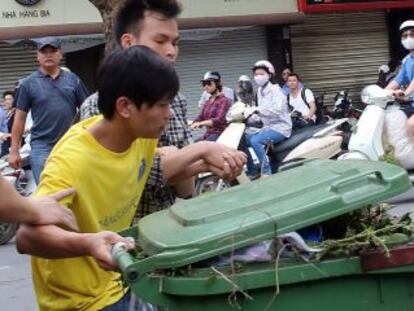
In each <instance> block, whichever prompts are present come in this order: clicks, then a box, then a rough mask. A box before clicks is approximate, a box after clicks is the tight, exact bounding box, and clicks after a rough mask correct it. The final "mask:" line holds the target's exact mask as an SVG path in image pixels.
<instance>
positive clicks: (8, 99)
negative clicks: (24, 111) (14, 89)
mask: <svg viewBox="0 0 414 311" xmlns="http://www.w3.org/2000/svg"><path fill="white" fill-rule="evenodd" d="M13 102H14V97H13V95H6V96H5V97H4V108H6V110H10V109H12V108H13Z"/></svg>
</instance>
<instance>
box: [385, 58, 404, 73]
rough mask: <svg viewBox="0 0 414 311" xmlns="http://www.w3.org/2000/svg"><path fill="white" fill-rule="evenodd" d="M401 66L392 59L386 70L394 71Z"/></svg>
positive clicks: (399, 62)
mask: <svg viewBox="0 0 414 311" xmlns="http://www.w3.org/2000/svg"><path fill="white" fill-rule="evenodd" d="M400 65H401V61H400V60H399V59H397V58H392V59H390V60H389V61H388V68H390V71H395V69H397V67H398V66H400Z"/></svg>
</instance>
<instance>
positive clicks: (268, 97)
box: [252, 83, 292, 137]
mask: <svg viewBox="0 0 414 311" xmlns="http://www.w3.org/2000/svg"><path fill="white" fill-rule="evenodd" d="M257 103H258V107H257V111H258V114H257V116H258V117H259V118H260V120H261V121H262V122H263V128H271V129H272V130H275V131H277V132H279V133H280V134H282V135H283V136H285V137H290V134H291V132H292V119H291V117H290V113H289V108H288V105H287V102H286V96H285V95H284V94H283V92H282V90H281V88H280V86H279V85H275V84H272V83H268V84H267V85H266V86H265V87H264V88H263V87H259V89H258V90H257ZM253 117H255V115H253ZM254 120H255V119H253V120H252V121H254Z"/></svg>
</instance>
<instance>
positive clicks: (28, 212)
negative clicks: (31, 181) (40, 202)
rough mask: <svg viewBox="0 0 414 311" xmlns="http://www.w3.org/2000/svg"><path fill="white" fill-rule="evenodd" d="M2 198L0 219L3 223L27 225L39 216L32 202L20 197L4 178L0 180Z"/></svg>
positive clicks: (0, 195) (0, 196) (0, 201)
mask: <svg viewBox="0 0 414 311" xmlns="http://www.w3.org/2000/svg"><path fill="white" fill-rule="evenodd" d="M0 198H1V200H0V219H1V221H3V222H11V223H27V222H30V221H33V220H35V219H36V217H37V216H38V214H37V212H36V209H35V208H34V206H33V205H32V203H31V201H30V200H29V199H27V198H24V197H22V196H21V195H19V193H18V192H17V191H16V190H15V189H14V187H13V186H12V185H11V184H9V182H8V181H7V180H6V179H4V178H0Z"/></svg>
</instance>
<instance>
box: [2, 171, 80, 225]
mask: <svg viewBox="0 0 414 311" xmlns="http://www.w3.org/2000/svg"><path fill="white" fill-rule="evenodd" d="M74 191H75V190H74V189H69V190H64V191H62V192H59V193H57V194H55V195H53V196H50V197H41V198H38V199H31V198H25V197H22V196H20V195H19V194H18V193H17V192H16V190H15V189H14V188H13V186H12V185H10V184H9V183H8V182H7V180H6V179H4V178H1V177H0V198H1V201H0V220H1V221H4V222H11V223H27V224H38V225H40V224H60V225H63V226H65V227H67V228H69V229H71V230H77V229H78V226H77V224H76V220H75V217H74V215H73V213H72V211H71V210H69V209H68V208H66V207H63V206H61V205H60V204H59V203H58V200H60V199H63V198H65V197H66V196H69V195H72V194H73V193H74Z"/></svg>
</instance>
